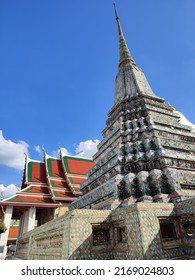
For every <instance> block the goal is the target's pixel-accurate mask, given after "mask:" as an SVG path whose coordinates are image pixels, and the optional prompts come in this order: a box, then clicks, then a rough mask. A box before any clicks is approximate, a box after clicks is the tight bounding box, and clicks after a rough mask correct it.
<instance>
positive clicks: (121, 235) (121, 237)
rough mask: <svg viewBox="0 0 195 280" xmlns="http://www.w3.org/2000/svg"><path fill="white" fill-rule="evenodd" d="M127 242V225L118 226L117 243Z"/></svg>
mask: <svg viewBox="0 0 195 280" xmlns="http://www.w3.org/2000/svg"><path fill="white" fill-rule="evenodd" d="M125 242H127V234H126V230H125V227H121V228H120V227H118V228H117V243H125Z"/></svg>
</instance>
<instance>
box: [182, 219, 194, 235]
mask: <svg viewBox="0 0 195 280" xmlns="http://www.w3.org/2000/svg"><path fill="white" fill-rule="evenodd" d="M183 226H184V229H185V233H186V236H187V237H188V238H195V223H193V222H189V223H184V224H183Z"/></svg>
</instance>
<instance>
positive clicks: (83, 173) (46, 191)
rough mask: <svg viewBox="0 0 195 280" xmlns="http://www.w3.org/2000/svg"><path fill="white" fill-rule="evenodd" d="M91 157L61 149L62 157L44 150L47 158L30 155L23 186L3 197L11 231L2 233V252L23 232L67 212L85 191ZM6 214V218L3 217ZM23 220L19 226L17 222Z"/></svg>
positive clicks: (0, 243) (3, 206) (2, 203)
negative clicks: (82, 156)
mask: <svg viewBox="0 0 195 280" xmlns="http://www.w3.org/2000/svg"><path fill="white" fill-rule="evenodd" d="M94 164H95V163H94V162H93V161H92V160H91V159H86V158H79V157H74V156H69V155H66V154H64V153H63V151H62V150H60V159H58V158H55V157H51V156H50V155H48V154H47V153H46V152H44V162H40V161H36V160H32V159H30V158H29V157H28V156H27V155H26V160H25V167H24V175H23V181H22V186H21V189H20V190H18V192H17V193H16V194H15V195H13V196H12V197H9V198H7V199H4V200H2V201H0V206H1V209H2V211H1V213H2V217H1V220H2V219H4V223H5V225H6V227H7V231H6V232H5V233H2V234H1V235H0V246H2V247H3V250H1V252H0V253H1V254H3V255H5V254H6V252H5V250H6V244H7V242H8V244H14V243H15V242H16V239H17V235H18V236H21V235H22V234H24V233H25V232H28V231H30V230H32V229H34V228H35V227H38V226H40V225H42V224H44V223H46V222H48V221H50V220H52V219H54V218H56V217H58V216H61V215H62V214H64V213H65V212H66V211H67V210H68V207H69V205H70V203H71V202H73V201H75V200H76V199H77V198H78V197H79V196H81V195H82V192H81V191H80V184H81V183H83V182H84V181H85V180H86V179H87V172H88V171H89V169H91V168H92V167H93V166H94ZM3 217H4V218H3ZM13 220H14V221H17V220H18V221H20V222H19V228H18V226H16V222H14V223H13Z"/></svg>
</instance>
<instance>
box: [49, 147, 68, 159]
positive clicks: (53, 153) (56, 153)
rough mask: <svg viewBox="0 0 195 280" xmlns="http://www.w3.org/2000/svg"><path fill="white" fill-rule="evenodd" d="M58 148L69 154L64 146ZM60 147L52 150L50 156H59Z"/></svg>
mask: <svg viewBox="0 0 195 280" xmlns="http://www.w3.org/2000/svg"><path fill="white" fill-rule="evenodd" d="M60 149H61V151H62V152H63V153H64V154H65V155H70V153H69V151H68V150H67V149H66V148H60ZM60 149H57V150H55V151H53V152H52V157H56V158H59V155H60Z"/></svg>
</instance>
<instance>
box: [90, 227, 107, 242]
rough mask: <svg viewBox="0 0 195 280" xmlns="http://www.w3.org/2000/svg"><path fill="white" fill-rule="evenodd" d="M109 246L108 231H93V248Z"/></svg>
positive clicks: (96, 229)
mask: <svg viewBox="0 0 195 280" xmlns="http://www.w3.org/2000/svg"><path fill="white" fill-rule="evenodd" d="M108 244H110V230H109V229H106V228H94V229H93V246H98V245H108Z"/></svg>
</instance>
